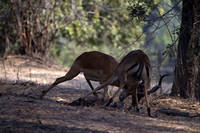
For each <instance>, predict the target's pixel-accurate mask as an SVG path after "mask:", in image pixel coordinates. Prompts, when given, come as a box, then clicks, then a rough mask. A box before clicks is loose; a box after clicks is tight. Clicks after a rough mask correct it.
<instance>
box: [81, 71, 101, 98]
mask: <svg viewBox="0 0 200 133" xmlns="http://www.w3.org/2000/svg"><path fill="white" fill-rule="evenodd" d="M84 76H85V75H84ZM85 79H86V81H87V83H88V85H89V86H90V88H91V90H92V91H93V90H94V87H93V86H92V83H91V82H90V80H89V79H87V78H86V77H85ZM93 95H94V96H96V97H98V95H97V93H96V92H94V93H93Z"/></svg>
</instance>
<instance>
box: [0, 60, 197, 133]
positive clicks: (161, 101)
mask: <svg viewBox="0 0 200 133" xmlns="http://www.w3.org/2000/svg"><path fill="white" fill-rule="evenodd" d="M26 61H27V60H26V58H25V59H24V58H18V59H15V58H14V57H12V58H8V59H7V60H6V61H5V62H4V66H5V67H3V65H2V64H1V65H0V70H1V74H0V76H1V79H2V80H1V82H0V107H1V108H0V133H1V132H2V133H7V132H8V133H49V132H50V133H51V132H52V133H68V132H69V133H72V132H74V133H103V132H110V133H131V132H133V133H157V132H159V133H160V132H162V133H171V132H174V133H175V132H176V133H189V132H191V133H198V132H200V124H199V123H200V119H199V117H195V118H190V117H180V116H167V115H164V114H161V113H159V112H156V110H158V109H162V108H170V109H177V110H181V111H184V112H189V113H191V114H198V113H199V112H200V104H199V103H198V102H196V101H190V100H185V99H179V98H171V97H165V96H151V106H152V113H153V115H154V116H156V117H155V118H150V117H148V116H147V113H146V108H145V102H144V101H143V100H142V101H141V102H140V108H141V112H140V113H136V112H133V111H132V112H129V111H127V110H126V109H115V108H104V107H103V106H102V105H100V104H96V105H95V106H93V107H72V106H69V105H68V103H69V102H72V101H73V100H75V99H77V98H78V97H80V96H81V95H83V94H82V93H86V92H87V91H86V90H83V89H80V88H88V86H87V85H86V84H85V83H86V82H85V80H83V78H82V76H79V77H77V78H76V79H75V80H73V81H69V82H67V83H64V84H62V85H60V86H59V87H55V88H54V89H53V90H52V91H50V92H49V93H48V95H47V96H45V98H44V99H42V100H40V99H32V98H30V97H27V95H29V96H30V95H33V96H34V95H38V94H40V92H41V90H42V89H44V88H45V87H46V85H47V84H48V83H50V82H53V80H54V79H55V78H56V77H59V76H62V75H64V74H65V71H66V70H63V69H60V70H59V69H58V67H53V66H52V67H51V68H50V67H47V66H48V65H45V64H43V63H38V62H34V61H29V63H28V64H29V65H21V66H20V72H19V71H18V69H19V64H20V62H26ZM9 62H10V63H11V62H12V63H11V64H12V65H11V64H10V63H9ZM21 64H23V63H21ZM30 69H31V74H30V73H29V72H30ZM5 70H6V71H5ZM5 72H6V78H5ZM17 73H18V74H17ZM16 75H18V78H17V76H16ZM17 79H19V80H20V81H21V82H16V80H17ZM22 80H26V81H25V82H24V81H23V82H22ZM27 80H31V81H33V82H30V81H28V82H27ZM35 82H36V83H35ZM129 102H130V101H129V100H128V99H127V100H126V103H127V104H129Z"/></svg>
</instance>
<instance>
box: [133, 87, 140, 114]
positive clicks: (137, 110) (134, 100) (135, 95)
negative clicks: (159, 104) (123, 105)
mask: <svg viewBox="0 0 200 133" xmlns="http://www.w3.org/2000/svg"><path fill="white" fill-rule="evenodd" d="M132 107H134V109H135V110H136V112H139V107H138V97H137V88H134V89H133V92H132Z"/></svg>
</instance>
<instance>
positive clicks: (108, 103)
mask: <svg viewBox="0 0 200 133" xmlns="http://www.w3.org/2000/svg"><path fill="white" fill-rule="evenodd" d="M123 87H124V84H120V87H119V88H118V90H117V91H116V92H115V93H114V95H113V96H112V97H111V98H110V99H109V101H108V102H107V103H106V105H105V106H109V105H110V104H111V103H112V102H113V99H114V97H115V96H116V95H117V94H118V93H119V91H120V90H121V89H122V88H123Z"/></svg>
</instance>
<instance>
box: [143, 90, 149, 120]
mask: <svg viewBox="0 0 200 133" xmlns="http://www.w3.org/2000/svg"><path fill="white" fill-rule="evenodd" d="M144 96H145V100H146V106H147V113H148V116H151V108H150V106H149V99H148V95H147V90H146V87H144Z"/></svg>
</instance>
